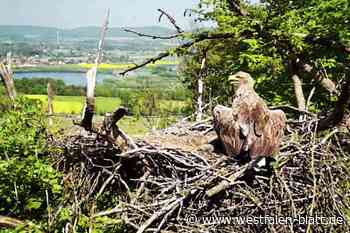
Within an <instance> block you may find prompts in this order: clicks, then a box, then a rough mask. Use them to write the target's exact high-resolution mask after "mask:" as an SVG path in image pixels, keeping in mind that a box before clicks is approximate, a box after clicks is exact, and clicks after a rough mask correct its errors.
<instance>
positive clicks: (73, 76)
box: [14, 72, 117, 86]
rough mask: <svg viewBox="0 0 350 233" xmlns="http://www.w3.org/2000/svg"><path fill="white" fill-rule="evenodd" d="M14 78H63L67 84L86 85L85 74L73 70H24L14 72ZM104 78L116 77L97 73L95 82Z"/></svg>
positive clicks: (99, 81)
mask: <svg viewBox="0 0 350 233" xmlns="http://www.w3.org/2000/svg"><path fill="white" fill-rule="evenodd" d="M14 78H15V79H23V78H52V79H60V80H63V81H64V82H65V83H66V84H68V85H76V86H86V74H85V73H74V72H24V73H15V74H14ZM105 79H117V77H116V76H114V75H112V74H97V79H96V81H97V83H102V82H103V80H105Z"/></svg>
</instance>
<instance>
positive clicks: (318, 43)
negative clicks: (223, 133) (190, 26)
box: [181, 0, 350, 110]
mask: <svg viewBox="0 0 350 233" xmlns="http://www.w3.org/2000/svg"><path fill="white" fill-rule="evenodd" d="M229 2H230V1H224V0H219V1H218V0H202V1H201V3H200V4H199V6H198V8H197V9H195V10H194V12H195V13H196V14H197V18H198V20H200V21H204V22H211V24H215V25H216V26H215V27H214V28H212V29H210V30H209V29H202V30H200V31H199V32H194V33H193V34H192V35H190V38H198V37H200V36H201V35H209V36H215V35H220V34H221V35H229V36H227V37H225V39H220V37H219V39H217V40H204V41H202V42H200V43H196V44H195V46H193V48H192V49H190V50H189V51H185V52H184V55H185V56H184V58H183V61H182V69H181V70H182V73H183V74H184V80H183V81H184V82H185V83H187V84H188V87H189V88H190V89H192V90H194V89H195V87H196V77H198V73H199V68H200V61H201V59H202V57H203V51H205V50H208V52H207V57H208V59H207V60H208V62H207V68H206V78H205V85H206V90H210V91H211V92H212V95H213V96H214V97H216V96H218V97H219V99H220V102H222V103H228V102H229V97H230V96H232V92H233V91H232V90H231V87H230V84H229V83H228V81H227V77H228V75H230V74H232V73H235V72H237V71H240V70H243V71H247V72H249V73H251V74H252V76H253V77H254V78H255V79H256V89H257V90H258V92H259V94H261V95H262V96H263V97H264V98H265V99H266V100H268V102H269V103H270V104H273V105H280V104H289V105H295V103H296V100H295V97H294V93H293V84H292V80H291V78H290V77H291V75H293V74H299V75H300V76H301V77H302V79H303V82H304V86H303V87H304V93H305V95H306V96H308V94H309V93H310V92H311V89H312V88H313V87H314V86H316V87H319V83H318V82H315V80H313V79H312V77H311V76H310V75H308V74H306V73H305V72H303V71H302V70H299V68H300V67H297V68H295V67H291V65H292V64H294V63H297V62H299V63H306V64H310V65H311V66H313V67H314V68H315V69H316V70H317V71H318V70H321V71H323V72H324V73H326V74H328V77H329V78H330V79H331V80H333V81H336V82H339V81H340V80H341V79H342V78H343V76H344V73H345V72H346V71H345V69H346V66H348V64H349V55H348V54H346V53H345V52H344V51H343V50H342V49H341V48H342V46H346V45H349V44H350V31H349V26H348V24H349V8H348V7H349V6H348V4H349V3H348V1H347V0H340V1H339V0H331V1H328V0H312V1H279V0H266V1H262V3H255V4H254V3H249V2H243V1H241V6H240V7H241V8H243V9H244V10H246V11H247V12H248V14H247V15H241V14H240V13H239V11H238V10H235V9H234V8H233V7H230V4H229ZM236 2H239V1H236ZM208 93H209V91H207V93H206V96H205V97H206V99H207V101H208V99H209V94H208ZM329 103H331V99H330V98H329V95H328V93H327V92H325V91H324V90H323V89H322V88H316V93H315V96H314V98H313V99H312V105H313V106H312V108H313V109H319V110H325V109H327V108H328V107H329Z"/></svg>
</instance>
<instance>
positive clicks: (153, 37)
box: [124, 29, 182, 40]
mask: <svg viewBox="0 0 350 233" xmlns="http://www.w3.org/2000/svg"><path fill="white" fill-rule="evenodd" d="M124 31H125V32H129V33H133V34H136V35H138V36H141V37H148V38H152V39H162V40H171V39H174V38H178V37H180V36H181V35H182V34H180V33H179V34H175V35H170V36H157V35H149V34H145V33H141V32H137V31H134V30H131V29H124Z"/></svg>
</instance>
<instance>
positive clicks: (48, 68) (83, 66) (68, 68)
mask: <svg viewBox="0 0 350 233" xmlns="http://www.w3.org/2000/svg"><path fill="white" fill-rule="evenodd" d="M172 65H177V62H174V61H158V62H156V63H153V64H149V65H147V67H150V68H154V67H161V66H172ZM92 66H94V64H92V63H79V64H64V65H39V66H33V67H21V66H13V69H14V71H15V72H79V73H85V72H86V71H87V70H88V69H90V68H91V67H92ZM133 66H135V65H134V64H130V63H102V64H100V65H99V72H101V73H108V74H112V73H114V72H115V71H116V70H125V69H128V68H131V67H133Z"/></svg>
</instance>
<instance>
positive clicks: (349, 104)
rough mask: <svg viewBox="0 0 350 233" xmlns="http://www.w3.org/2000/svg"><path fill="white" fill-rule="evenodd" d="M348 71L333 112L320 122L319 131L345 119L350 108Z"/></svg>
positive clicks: (349, 78) (349, 77)
mask: <svg viewBox="0 0 350 233" xmlns="http://www.w3.org/2000/svg"><path fill="white" fill-rule="evenodd" d="M348 72H349V71H347V77H346V81H345V82H344V84H343V85H342V90H341V93H340V96H339V99H338V101H337V103H336V106H335V108H334V110H333V112H331V113H330V114H329V115H328V116H327V117H325V118H323V119H321V120H320V121H319V122H318V126H317V130H318V131H321V130H326V129H330V128H333V127H335V126H337V125H338V124H339V123H340V122H342V121H343V119H344V117H345V113H346V109H349V108H350V75H349V73H348Z"/></svg>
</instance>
